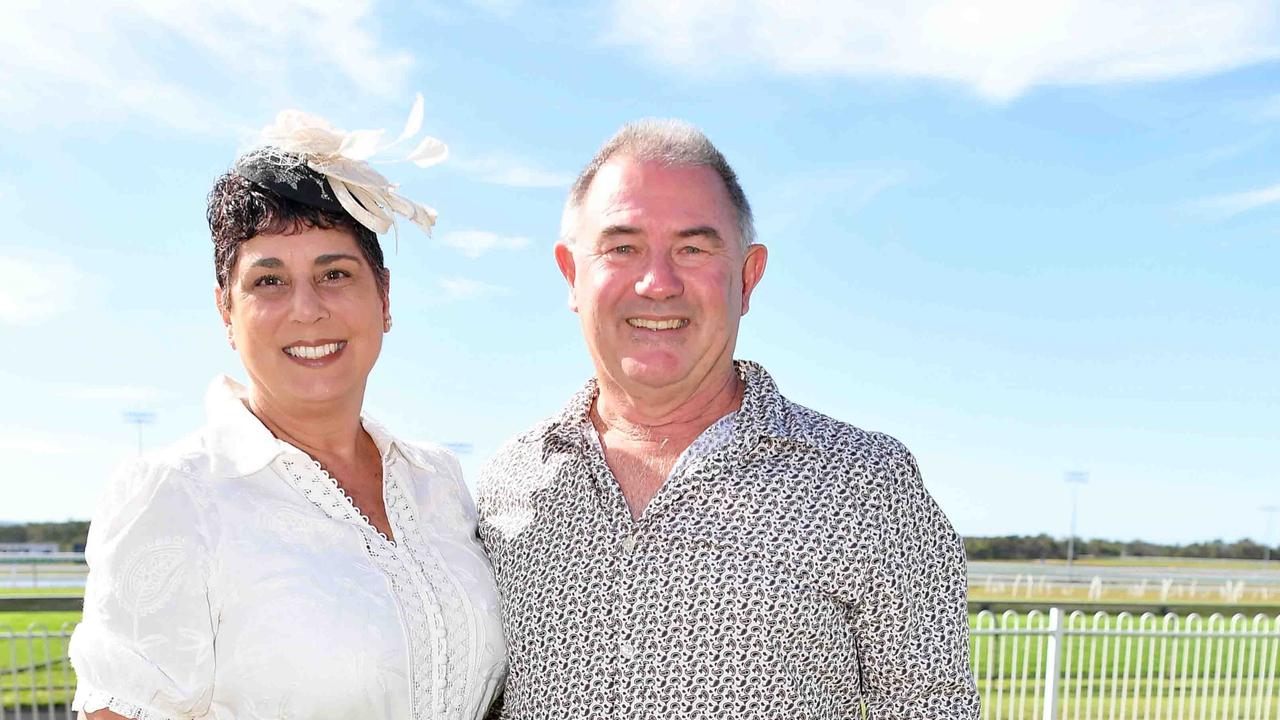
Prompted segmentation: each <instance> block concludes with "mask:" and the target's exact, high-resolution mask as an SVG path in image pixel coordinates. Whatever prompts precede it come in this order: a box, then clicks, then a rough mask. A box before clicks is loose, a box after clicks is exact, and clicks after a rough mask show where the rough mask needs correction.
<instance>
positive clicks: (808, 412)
mask: <svg viewBox="0 0 1280 720" xmlns="http://www.w3.org/2000/svg"><path fill="white" fill-rule="evenodd" d="M784 403H785V404H786V408H787V412H788V414H789V415H790V423H789V425H790V432H791V434H792V436H793V437H794V439H796V440H799V441H801V442H803V443H804V444H806V445H808V446H810V447H812V448H814V449H816V450H818V451H820V452H829V453H838V454H846V453H855V454H865V455H867V456H869V457H881V458H892V459H898V458H910V457H911V451H909V450H908V449H907V446H906V445H904V444H903V443H902V441H900V440H898V439H897V438H895V437H893V436H892V435H889V434H888V433H883V432H879V431H876V430H864V429H863V428H861V427H858V426H857V425H854V424H852V423H849V422H846V421H844V420H838V419H836V418H833V417H831V416H830V415H826V414H824V413H821V412H819V411H817V410H814V409H813V408H810V407H807V406H805V405H801V404H800V403H797V402H794V401H792V400H784Z"/></svg>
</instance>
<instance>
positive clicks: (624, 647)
mask: <svg viewBox="0 0 1280 720" xmlns="http://www.w3.org/2000/svg"><path fill="white" fill-rule="evenodd" d="M618 651H619V652H621V653H622V657H624V658H627V659H628V660H629V659H631V658H633V657H635V656H636V646H635V645H632V644H631V643H629V642H627V641H626V640H623V641H622V643H621V644H620V645H619V646H618Z"/></svg>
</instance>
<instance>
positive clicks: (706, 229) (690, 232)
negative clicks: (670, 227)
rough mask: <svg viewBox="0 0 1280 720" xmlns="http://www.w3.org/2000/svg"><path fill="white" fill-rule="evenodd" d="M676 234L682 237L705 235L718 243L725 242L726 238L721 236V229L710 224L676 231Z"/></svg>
mask: <svg viewBox="0 0 1280 720" xmlns="http://www.w3.org/2000/svg"><path fill="white" fill-rule="evenodd" d="M676 235H677V236H679V237H682V238H690V237H704V238H706V239H708V240H711V241H713V242H715V243H716V244H717V245H723V244H724V238H722V237H720V233H719V231H717V230H716V229H715V228H713V227H711V226H710V225H698V226H697V227H691V228H686V229H684V230H681V231H680V232H678V233H676Z"/></svg>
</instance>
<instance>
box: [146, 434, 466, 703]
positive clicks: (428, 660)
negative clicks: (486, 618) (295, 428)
mask: <svg viewBox="0 0 1280 720" xmlns="http://www.w3.org/2000/svg"><path fill="white" fill-rule="evenodd" d="M276 463H277V464H278V465H279V467H280V469H281V470H282V471H283V472H282V474H283V475H284V476H285V477H286V478H287V479H288V480H289V481H290V483H291V484H292V485H293V486H294V487H296V488H297V489H298V490H299V491H300V492H301V493H302V494H303V495H304V496H305V497H306V498H307V499H308V500H309V501H311V503H312V504H314V505H315V506H316V507H318V508H319V509H320V510H322V511H323V512H324V513H325V514H326V515H328V516H329V517H331V518H334V519H337V520H343V521H346V522H349V523H352V524H353V525H355V526H356V527H357V528H358V529H359V530H360V532H361V535H362V536H363V538H364V546H365V552H366V553H367V554H368V556H369V559H370V560H371V561H372V562H373V564H374V566H375V567H376V568H377V569H378V570H379V571H380V572H382V574H383V575H384V576H386V578H387V581H388V583H389V585H390V587H391V591H392V594H393V595H394V597H395V600H396V605H397V606H398V607H399V609H400V614H401V618H402V619H403V620H404V626H405V627H406V628H407V630H408V635H409V638H408V640H409V656H410V667H409V676H410V680H411V687H412V690H411V698H410V701H411V702H410V712H411V714H412V716H413V717H414V718H428V717H432V718H434V717H459V716H460V715H461V713H462V708H463V704H464V703H465V701H466V700H465V699H466V697H467V696H468V692H469V691H470V690H471V688H470V687H467V683H466V682H459V681H458V678H460V677H464V676H467V675H469V673H470V672H471V671H473V670H474V668H472V667H470V665H473V664H474V663H475V652H476V648H475V647H474V643H473V641H472V635H473V627H472V626H473V624H474V622H475V617H474V612H473V611H472V608H471V603H470V601H469V599H468V598H467V595H466V593H465V592H463V590H462V588H461V586H460V585H459V584H458V581H457V579H456V578H455V577H454V575H453V573H452V572H450V571H449V570H448V567H447V566H446V565H445V563H444V562H442V560H441V559H440V557H439V555H438V554H437V553H436V551H435V549H434V547H433V546H432V545H431V544H430V543H428V542H427V541H426V538H425V537H424V536H423V534H422V529H421V526H420V524H419V522H418V517H417V513H416V511H415V509H414V507H413V502H412V500H411V499H410V496H409V494H408V493H407V492H406V491H405V488H404V487H403V486H402V485H403V483H402V482H401V481H400V479H399V473H398V472H396V471H395V468H396V466H397V465H398V464H399V463H398V462H397V461H395V460H392V461H391V462H390V463H385V462H384V464H383V482H382V493H383V502H384V504H385V506H386V511H387V518H388V520H389V521H390V523H391V527H392V530H393V532H394V533H395V535H396V538H397V540H396V541H392V540H391V539H390V538H388V537H387V536H386V535H385V534H384V533H382V532H381V531H379V530H378V529H377V528H375V527H374V526H373V524H372V523H370V522H369V518H368V516H367V515H365V514H363V513H361V512H360V510H359V509H358V508H357V507H356V505H355V502H354V501H352V499H351V497H350V496H349V495H348V494H347V493H346V492H345V491H344V490H343V489H342V487H341V486H340V485H339V484H338V481H337V479H336V478H334V477H333V476H331V475H330V474H329V473H328V472H327V471H325V469H324V468H323V467H322V466H321V465H320V463H318V462H315V461H314V460H311V459H309V458H308V459H307V460H305V461H304V460H300V459H299V458H297V457H289V456H285V455H282V456H280V457H279V458H277V460H276ZM460 666H461V669H460ZM148 720H149V719H148Z"/></svg>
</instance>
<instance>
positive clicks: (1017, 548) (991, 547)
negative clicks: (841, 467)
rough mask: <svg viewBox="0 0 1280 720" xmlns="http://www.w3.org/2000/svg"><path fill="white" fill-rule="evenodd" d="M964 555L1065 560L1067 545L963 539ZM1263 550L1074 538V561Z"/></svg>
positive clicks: (1279, 554) (1257, 555) (1246, 544)
mask: <svg viewBox="0 0 1280 720" xmlns="http://www.w3.org/2000/svg"><path fill="white" fill-rule="evenodd" d="M964 549H965V553H966V554H968V556H969V559H970V560H1065V559H1066V558H1067V541H1066V539H1065V538H1063V539H1058V538H1053V537H1049V536H1048V535H1043V534H1042V535H1005V536H1003V537H967V538H965V539H964ZM1264 551H1265V547H1264V546H1263V545H1261V544H1260V543H1257V542H1254V541H1253V540H1249V539H1248V538H1246V539H1244V540H1237V541H1235V542H1226V541H1224V540H1210V541H1208V542H1197V543H1190V544H1188V545H1160V544H1158V543H1150V542H1145V541H1142V540H1130V541H1128V542H1120V541H1118V540H1099V539H1089V540H1085V539H1082V538H1076V546H1075V555H1076V557H1182V558H1209V559H1221V560H1261V559H1262V558H1263V557H1264ZM1271 557H1272V558H1276V559H1280V548H1272V549H1271Z"/></svg>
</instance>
